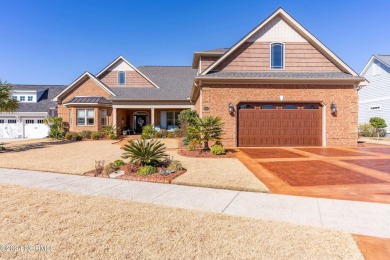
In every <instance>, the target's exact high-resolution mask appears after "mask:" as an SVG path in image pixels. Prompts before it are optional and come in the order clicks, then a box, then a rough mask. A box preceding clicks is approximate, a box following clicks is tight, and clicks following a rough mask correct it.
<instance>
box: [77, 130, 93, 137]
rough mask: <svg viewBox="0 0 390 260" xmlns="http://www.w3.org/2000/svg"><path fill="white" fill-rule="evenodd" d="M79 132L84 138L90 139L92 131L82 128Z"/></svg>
mask: <svg viewBox="0 0 390 260" xmlns="http://www.w3.org/2000/svg"><path fill="white" fill-rule="evenodd" d="M80 134H81V136H82V137H83V138H84V139H91V134H92V131H89V130H84V131H82V132H81V133H80Z"/></svg>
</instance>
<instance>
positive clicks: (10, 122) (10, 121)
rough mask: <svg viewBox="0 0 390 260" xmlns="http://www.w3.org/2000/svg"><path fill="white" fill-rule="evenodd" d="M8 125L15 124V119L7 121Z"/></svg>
mask: <svg viewBox="0 0 390 260" xmlns="http://www.w3.org/2000/svg"><path fill="white" fill-rule="evenodd" d="M8 124H16V119H8Z"/></svg>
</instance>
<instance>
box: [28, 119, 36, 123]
mask: <svg viewBox="0 0 390 260" xmlns="http://www.w3.org/2000/svg"><path fill="white" fill-rule="evenodd" d="M26 124H34V119H26Z"/></svg>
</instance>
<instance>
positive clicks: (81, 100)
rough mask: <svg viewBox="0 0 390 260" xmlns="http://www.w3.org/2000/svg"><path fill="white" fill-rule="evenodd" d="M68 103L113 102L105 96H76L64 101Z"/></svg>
mask: <svg viewBox="0 0 390 260" xmlns="http://www.w3.org/2000/svg"><path fill="white" fill-rule="evenodd" d="M67 104H102V105H104V104H111V102H110V101H108V100H107V99H105V98H104V97H101V96H100V97H77V96H76V97H74V98H72V99H71V100H69V101H67V102H66V103H64V105H67Z"/></svg>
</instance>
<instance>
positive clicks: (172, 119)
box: [167, 112, 179, 126]
mask: <svg viewBox="0 0 390 260" xmlns="http://www.w3.org/2000/svg"><path fill="white" fill-rule="evenodd" d="M178 118H179V112H167V126H170V125H174V126H177V125H179V122H178Z"/></svg>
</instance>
